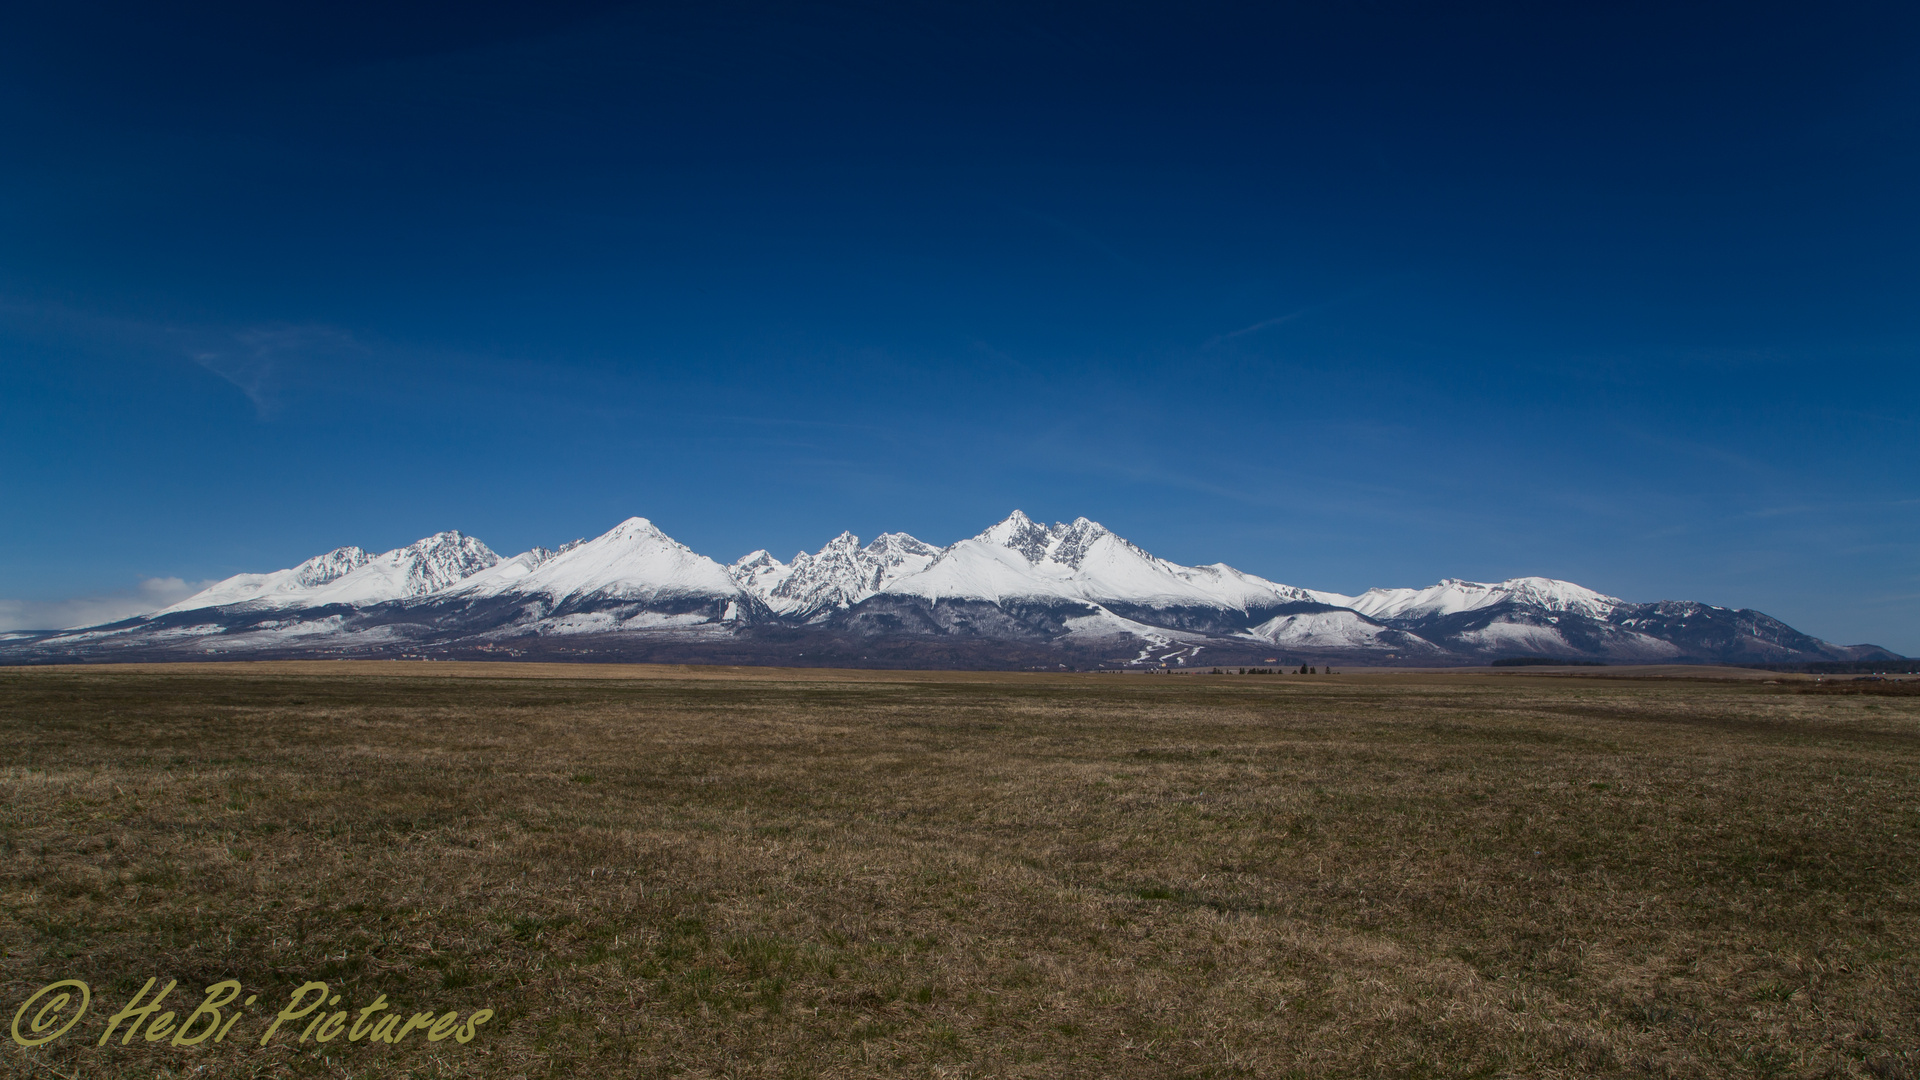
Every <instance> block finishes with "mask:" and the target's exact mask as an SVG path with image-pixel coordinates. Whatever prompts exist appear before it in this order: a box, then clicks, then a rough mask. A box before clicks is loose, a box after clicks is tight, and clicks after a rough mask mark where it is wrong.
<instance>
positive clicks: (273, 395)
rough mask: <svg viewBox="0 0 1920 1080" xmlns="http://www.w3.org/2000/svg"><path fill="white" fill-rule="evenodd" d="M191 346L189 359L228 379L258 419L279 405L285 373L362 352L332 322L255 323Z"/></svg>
mask: <svg viewBox="0 0 1920 1080" xmlns="http://www.w3.org/2000/svg"><path fill="white" fill-rule="evenodd" d="M225 337H226V338H227V340H226V341H224V342H222V341H218V340H215V341H213V342H207V343H202V344H198V345H196V346H194V347H193V348H192V349H191V351H190V353H189V355H190V356H192V358H193V362H194V363H196V364H199V365H200V366H201V367H203V368H206V369H207V370H208V371H211V372H213V373H214V374H215V375H218V376H220V377H221V378H222V379H225V380H226V381H227V382H229V383H232V384H233V385H234V386H235V387H236V388H237V389H239V391H240V392H241V393H243V394H245V395H247V400H248V401H251V402H253V408H254V412H255V413H257V414H258V415H259V416H260V418H261V419H263V420H264V419H266V418H268V417H270V416H272V415H273V414H274V413H275V412H277V411H279V408H280V393H281V391H282V390H283V389H284V388H285V385H286V379H287V378H288V377H289V376H297V375H304V374H307V372H308V369H310V368H312V367H315V366H320V365H326V364H328V363H330V362H333V361H338V360H340V359H342V358H344V357H345V356H347V355H350V354H361V353H364V352H366V349H365V347H363V346H362V345H361V344H360V343H359V342H358V341H357V340H355V339H354V336H353V335H352V334H350V333H348V332H347V331H345V330H341V329H339V328H338V327H333V326H286V325H282V326H255V327H248V328H246V329H242V330H238V331H233V332H230V333H228V334H227V335H225Z"/></svg>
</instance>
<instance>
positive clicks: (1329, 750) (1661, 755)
mask: <svg viewBox="0 0 1920 1080" xmlns="http://www.w3.org/2000/svg"><path fill="white" fill-rule="evenodd" d="M1701 674H1702V675H1711V674H1713V673H1711V672H1702V673H1701ZM1916 688H1920V686H1917V685H1916V684H1898V683H1872V684H1864V683H1853V682H1834V681H1829V682H1826V683H1816V682H1813V681H1811V680H1804V679H1796V678H1794V677H1792V676H1774V677H1768V678H1766V679H1762V678H1759V677H1757V676H1753V677H1747V678H1708V677H1702V678H1603V677H1568V676H1555V675H1540V674H1527V673H1513V674H1497V675H1496V674H1486V673H1481V674H1470V673H1451V674H1449V673H1432V674H1414V673H1407V674H1389V673H1357V674H1342V675H1333V676H1328V675H1322V676H1298V675H1267V676H1259V677H1255V676H1242V675H1220V676H1210V675H1183V676H1179V677H1147V676H1120V675H1093V674H1078V675H1039V674H989V673H954V672H850V671H801V670H778V669H757V670H756V669H727V670H722V669H699V668H671V667H615V666H607V667H589V666H585V665H578V666H569V665H515V664H454V663H415V664H405V663H283V664H246V665H240V664H236V665H204V666H184V665H183V666H173V667H124V668H122V667H106V666H103V667H98V668H45V669H27V668H7V669H0V732H4V734H3V736H0V948H3V949H4V963H3V965H0V1018H5V1019H11V1020H12V1021H13V1023H14V1025H15V1026H14V1031H15V1033H16V1035H19V1034H21V1033H24V1034H25V1035H26V1036H27V1037H28V1038H29V1041H31V1039H32V1038H33V1037H34V1033H35V1032H36V1031H39V1032H42V1033H45V1032H48V1031H51V1030H52V1029H53V1027H54V1026H57V1025H55V1024H54V1023H53V1020H54V1019H58V1017H57V1016H56V1015H55V1014H54V1013H48V1014H47V1015H46V1017H41V1014H40V1013H39V1012H36V1011H33V1010H40V1009H42V1007H43V1006H44V1005H46V1004H47V1003H48V1002H49V1001H51V1000H52V997H51V996H43V997H42V998H41V999H40V1000H39V1002H38V1003H36V1004H34V1005H33V1010H28V1009H25V1008H23V1006H24V1005H25V1004H26V1003H27V1002H28V1000H29V998H30V997H32V996H33V995H34V994H35V993H36V992H37V991H38V990H40V988H41V987H43V986H45V985H47V984H50V983H53V982H55V981H57V980H68V979H71V980H78V981H81V982H84V983H86V984H87V986H88V987H89V993H90V995H91V1002H92V1004H91V1008H90V1011H88V1012H87V1013H85V1014H84V1015H80V1017H79V1019H78V1020H77V1021H76V1024H75V1026H74V1027H73V1028H72V1029H71V1030H70V1032H69V1033H67V1034H66V1035H64V1036H62V1037H60V1038H57V1039H51V1040H49V1041H46V1042H44V1043H42V1044H41V1045H38V1046H33V1047H24V1046H21V1045H17V1042H18V1038H16V1039H15V1040H14V1041H10V1042H8V1043H7V1044H5V1052H4V1057H3V1059H4V1061H5V1067H4V1068H5V1075H7V1076H20V1077H27V1076H34V1077H59V1078H62V1080H82V1078H85V1077H112V1076H142V1077H148V1076H173V1077H194V1078H219V1077H242V1076H247V1077H251V1076H300V1077H306V1076H312V1077H323V1076H325V1077H333V1076H338V1077H376V1076H380V1077H384V1076H395V1077H441V1076H445V1077H453V1076H483V1077H494V1076H498V1077H523V1076H524V1077H549V1076H576V1075H603V1076H621V1077H625V1076H636V1077H666V1076H683V1077H854V1076H911V1077H1003V1076H1004V1077H1036V1078H1037V1077H1241V1076H1245V1077H1293V1076H1298V1077H1322V1076H1324V1077H1345V1076H1407V1077H1468V1076H1483V1077H1504V1076H1528V1077H1552V1076H1565V1077H1590V1076H1647V1075H1652V1076H1682V1077H1695V1076H1699V1077H1706V1076H1741V1077H1747V1076H1780V1077H1842V1076H1845V1077H1877V1078H1880V1080H1895V1078H1913V1077H1916V1076H1920V889H1917V888H1916V881H1915V871H1916V854H1920V780H1917V779H1916V778H1917V777H1920V694H1914V693H1909V692H1908V691H1911V690H1914V689H1916ZM149 979H155V980H157V982H156V984H155V985H154V986H151V987H149V986H148V985H147V981H148V980H149ZM226 980H233V981H235V982H237V983H238V984H239V985H238V986H237V987H236V988H235V992H236V996H235V999H234V1000H232V1001H231V1002H230V1003H229V1004H227V1005H225V1006H224V1007H223V1010H222V1013H221V1015H222V1017H223V1018H224V1019H223V1021H222V1022H223V1023H227V1024H228V1030H227V1031H226V1032H225V1033H223V1034H222V1037H221V1038H220V1039H219V1041H217V1042H216V1041H215V1040H213V1039H211V1038H206V1037H205V1035H206V1034H209V1033H211V1032H212V1025H211V1023H209V1024H206V1025H204V1026H203V1027H202V1028H201V1029H200V1030H201V1032H202V1037H201V1038H200V1040H199V1041H194V1042H191V1043H189V1044H183V1045H176V1043H179V1042H180V1041H181V1039H182V1038H183V1037H184V1034H183V1029H182V1028H181V1027H180V1023H181V1021H184V1020H187V1019H189V1017H190V1014H192V1013H193V1012H194V1010H195V1009H196V1008H197V1007H198V1006H200V1005H201V1004H203V1001H204V1000H205V999H206V998H207V996H208V995H207V988H208V987H211V986H215V985H216V984H219V983H221V982H223V981H226ZM169 981H177V983H178V988H177V989H175V990H174V991H173V995H172V996H171V997H170V998H168V999H167V1000H166V1001H165V1007H166V1008H167V1009H169V1010H177V1015H176V1016H175V1017H173V1018H171V1019H172V1022H173V1024H174V1025H175V1026H174V1029H173V1034H172V1037H163V1038H159V1039H150V1038H149V1036H150V1035H151V1034H152V1030H153V1025H154V1024H156V1023H159V1017H158V1014H157V1013H151V1014H147V1015H146V1016H145V1017H144V1018H141V1017H136V1018H134V1019H144V1020H145V1021H146V1022H147V1023H148V1027H147V1028H145V1029H142V1030H140V1031H138V1032H133V1031H132V1030H131V1029H129V1028H128V1026H127V1024H126V1023H122V1024H120V1025H119V1027H118V1028H117V1029H116V1030H115V1031H114V1032H113V1034H112V1035H111V1038H110V1041H109V1042H107V1044H106V1045H99V1040H100V1038H101V1036H102V1034H103V1032H104V1030H105V1028H106V1027H107V1023H108V1020H109V1018H110V1017H111V1015H112V1014H113V1013H114V1012H116V1011H118V1010H121V1009H122V1008H123V1007H125V1006H128V1005H129V1004H131V1003H134V999H135V998H136V995H137V994H140V993H141V992H142V991H143V989H144V990H147V991H149V993H148V996H147V997H146V998H142V999H140V1000H143V1001H151V996H152V992H156V991H157V990H158V989H159V987H160V986H161V985H164V984H166V983H167V982H169ZM315 982H324V983H326V984H327V990H326V992H325V993H326V994H328V995H337V996H338V997H339V998H340V1003H339V1004H338V1005H335V1004H334V1003H332V1002H328V1003H327V1004H326V1005H324V1006H320V1005H319V1004H318V1002H317V999H316V1000H315V1005H316V1009H315V1011H314V1012H312V1013H310V1014H302V1015H301V1016H299V1017H298V1018H295V1019H293V1020H290V1021H285V1022H283V1023H282V1025H281V1026H280V1027H279V1029H278V1030H277V1032H275V1033H273V1034H272V1036H271V1037H270V1038H269V1040H268V1043H267V1045H265V1046H262V1045H260V1038H261V1036H262V1034H263V1033H266V1031H267V1029H268V1027H269V1025H270V1024H272V1023H273V1018H274V1017H275V1015H276V1014H277V1013H278V1012H279V1011H280V1010H281V1009H282V1008H283V1007H286V1008H288V1009H291V1007H292V1003H293V1001H294V998H295V995H296V994H297V993H299V992H300V991H301V989H302V988H303V987H305V986H306V985H307V984H309V983H315ZM241 993H244V995H246V996H247V997H251V998H256V999H257V1001H256V1002H255V1003H254V1004H252V1005H250V1006H249V1005H243V1004H242V1003H241V1001H240V1000H239V998H238V995H239V994H241ZM383 998H384V1001H385V1003H386V1006H387V1008H386V1010H385V1011H384V1012H382V1011H376V1012H374V1013H368V1014H364V1015H363V1014H362V1013H361V1012H360V1010H362V1009H363V1008H366V1007H368V1006H370V1005H372V1004H374V1003H376V1002H379V1001H381V1000H382V999H383ZM67 1008H68V1010H69V1011H70V1012H71V1011H72V1008H73V1007H72V1005H69V1006H68V1007H67ZM334 1010H337V1011H339V1012H342V1013H346V1014H347V1019H348V1020H350V1021H354V1022H353V1023H352V1024H350V1025H340V1026H336V1027H335V1028H334V1029H333V1030H335V1035H336V1036H337V1037H329V1038H328V1039H327V1041H321V1039H320V1037H319V1036H320V1034H322V1033H324V1032H325V1031H327V1030H328V1027H327V1023H326V1022H325V1017H326V1015H327V1014H329V1013H330V1012H331V1011H334ZM480 1010H486V1011H488V1012H489V1013H490V1015H489V1016H488V1017H486V1018H485V1020H484V1023H483V1024H479V1025H476V1026H473V1027H470V1028H465V1029H463V1031H462V1032H461V1033H463V1034H465V1035H467V1036H468V1039H467V1040H466V1041H461V1039H459V1038H457V1037H452V1036H450V1035H448V1034H447V1032H448V1031H451V1030H452V1028H451V1027H449V1028H447V1029H446V1030H443V1031H442V1032H440V1036H441V1037H434V1038H430V1037H429V1032H428V1031H427V1030H426V1021H428V1020H433V1019H434V1018H435V1017H437V1016H441V1015H445V1014H448V1013H457V1014H459V1016H460V1017H462V1018H466V1020H472V1019H473V1018H474V1017H475V1014H476V1013H477V1012H478V1011H480ZM56 1012H57V1010H56ZM386 1015H394V1016H399V1017H415V1016H422V1017H425V1018H426V1020H423V1021H422V1022H421V1023H420V1024H419V1025H417V1028H418V1030H412V1031H410V1032H409V1033H408V1034H407V1035H406V1036H405V1037H402V1038H400V1039H399V1041H397V1042H393V1041H388V1039H389V1038H390V1037H391V1036H392V1035H393V1034H394V1032H395V1031H396V1030H397V1028H398V1027H399V1026H401V1025H398V1024H389V1025H387V1027H386V1028H385V1029H384V1034H385V1036H386V1037H369V1036H367V1035H366V1030H368V1029H373V1028H374V1025H373V1023H372V1021H374V1020H379V1019H381V1018H383V1017H384V1016H386ZM36 1017H41V1021H40V1022H41V1026H40V1027H39V1028H35V1027H34V1023H35V1018H36ZM48 1017H51V1018H52V1019H48ZM449 1023H450V1024H451V1023H452V1022H449ZM315 1024H319V1025H320V1026H319V1027H318V1028H317V1029H316V1028H314V1027H313V1025H315ZM161 1029H162V1030H163V1032H164V1031H165V1030H166V1025H164V1024H161ZM308 1033H311V1036H312V1037H308ZM356 1033H358V1034H357V1036H356ZM129 1035H130V1037H128V1036H129ZM123 1040H124V1041H123Z"/></svg>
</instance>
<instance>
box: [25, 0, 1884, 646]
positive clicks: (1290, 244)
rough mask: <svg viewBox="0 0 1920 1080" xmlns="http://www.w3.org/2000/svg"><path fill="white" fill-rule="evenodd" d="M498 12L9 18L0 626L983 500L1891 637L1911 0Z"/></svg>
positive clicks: (919, 512) (929, 528) (1229, 551)
mask: <svg viewBox="0 0 1920 1080" xmlns="http://www.w3.org/2000/svg"><path fill="white" fill-rule="evenodd" d="M538 7H539V13H538V14H534V15H529V14H527V13H526V12H525V11H511V10H502V11H497V12H495V11H489V10H487V9H484V8H479V7H475V6H471V5H453V4H448V5H444V6H441V7H437V8H435V7H415V8H411V9H409V11H408V12H407V13H404V14H400V13H396V12H395V11H393V10H391V9H390V8H389V6H387V5H374V4H366V5H358V6H356V5H342V4H328V5H320V4H313V5H305V6H303V7H296V6H288V5H250V6H246V7H236V8H233V9H231V10H229V9H224V8H220V7H214V6H193V5H189V6H184V7H167V6H162V7H154V6H152V5H142V6H140V7H137V8H136V7H121V6H117V5H111V4H82V3H75V4H63V5H36V6H33V7H31V8H25V9H21V10H17V11H15V12H12V13H11V14H10V15H9V20H8V21H9V29H8V32H7V33H6V34H5V35H0V144H3V145H4V146H5V147H6V149H5V151H4V153H0V440H3V441H0V452H3V453H4V454H5V461H6V466H5V468H4V469H3V470H0V499H4V503H5V506H6V507H7V513H6V515H5V518H4V520H5V522H6V527H5V529H4V530H3V531H0V597H4V598H6V599H5V600H0V621H10V622H11V623H12V624H14V625H19V624H23V623H34V622H44V621H47V620H50V619H54V618H56V617H64V616H66V615H69V614H71V613H72V612H74V611H80V610H86V611H92V610H95V608H89V607H87V605H88V604H96V605H101V604H104V605H106V606H109V607H110V606H112V604H114V603H122V604H124V603H127V602H128V601H127V600H125V599H124V598H125V597H128V596H134V595H146V594H150V595H159V594H162V593H165V592H166V590H167V589H168V588H169V587H171V586H169V585H168V584H167V583H166V582H165V581H160V582H149V584H147V585H146V586H145V589H146V594H140V593H139V590H140V589H141V585H140V583H141V581H142V580H143V579H168V578H180V579H183V580H184V581H187V582H192V581H197V580H200V579H205V578H212V577H219V576H224V575H227V574H230V573H234V572H238V571H242V570H266V569H273V568H277V567H281V566H286V565H290V564H291V563H293V562H295V561H298V560H299V559H301V558H304V557H306V556H307V555H310V554H313V553H315V552H319V551H322V550H325V549H328V548H331V547H334V546H337V545H340V544H348V543H352V544H359V545H361V546H363V547H367V548H370V549H384V548H388V547H393V546H397V545H399V544H402V543H406V542H408V541H411V540H413V539H416V538H418V537H420V536H422V535H425V534H427V533H430V532H433V531H436V530H439V529H444V528H459V529H461V530H463V531H466V532H469V533H472V534H474V535H477V536H479V537H480V538H482V539H484V540H485V541H487V542H488V543H489V544H491V545H493V546H494V547H496V548H498V549H500V550H501V551H503V552H507V551H517V550H521V549H524V548H525V547H527V546H529V545H532V544H534V543H546V544H553V543H557V542H559V541H563V540H566V539H570V538H572V537H575V536H579V535H582V534H594V533H598V532H601V531H603V530H604V529H606V528H608V527H609V526H611V525H612V524H613V523H614V522H616V521H618V520H619V519H621V518H623V517H625V516H628V515H631V514H641V515H645V516H647V517H650V518H652V519H654V520H655V521H656V522H657V523H659V524H660V525H661V527H662V528H664V529H666V530H667V531H668V532H669V533H671V534H672V535H674V536H675V537H677V538H679V539H681V540H683V541H684V542H686V543H688V544H689V545H691V546H692V547H694V548H695V549H696V550H698V551H701V552H703V553H705V554H709V555H712V556H714V557H716V558H720V559H722V560H727V559H731V558H734V557H736V556H738V555H740V554H742V553H744V552H745V551H747V550H749V549H751V548H755V547H762V546H764V547H769V548H772V549H773V550H774V551H776V552H777V553H779V554H781V555H783V556H785V555H788V554H790V553H791V552H792V551H794V550H795V549H797V548H801V547H806V548H809V549H811V548H816V547H818V546H819V545H820V544H821V543H822V542H824V541H825V540H827V539H828V538H830V537H831V536H832V535H833V534H834V533H836V532H838V531H839V530H840V529H843V528H850V529H853V530H854V531H855V532H857V533H859V534H861V535H862V536H865V537H871V536H872V535H874V534H875V533H877V532H880V531H884V530H889V529H904V530H906V531H910V532H912V533H914V534H916V535H919V536H921V537H923V538H924V539H927V540H930V541H935V542H941V543H944V542H948V541H951V540H953V539H956V538H958V537H960V536H964V535H971V534H972V533H974V532H977V531H978V530H979V529H981V528H983V527H984V526H986V525H987V524H989V523H991V522H992V521H995V520H997V519H998V518H1000V517H1001V516H1003V515H1004V514H1005V513H1006V512H1007V511H1008V510H1010V509H1012V508H1013V507H1016V506H1018V507H1021V508H1023V509H1025V510H1026V511H1028V512H1029V513H1031V514H1033V515H1034V516H1036V517H1043V518H1047V519H1056V518H1065V519H1070V518H1072V517H1074V516H1076V515H1079V514H1085V515H1087V516H1090V517H1093V518H1096V519H1098V520H1101V521H1103V522H1105V523H1106V524H1108V525H1110V526H1112V527H1113V528H1115V529H1116V530H1117V531H1119V532H1120V533H1122V534H1123V535H1125V536H1128V537H1130V538H1132V539H1133V540H1135V541H1137V542H1139V543H1141V544H1142V545H1143V546H1145V547H1147V548H1148V549H1149V550H1152V551H1154V552H1155V553H1157V554H1161V555H1164V556H1167V557H1169V558H1173V559H1176V560H1178V561H1181V562H1190V563H1191V562H1212V561H1217V560H1224V561H1226V562H1230V563H1232V564H1234V565H1236V566H1239V567H1241V568H1243V569H1246V570H1250V571H1253V572H1256V573H1260V574H1263V575H1266V576H1268V577H1272V578H1275V579H1278V580H1280V581H1284V582H1288V583H1292V584H1299V585H1305V586H1311V587H1318V588H1330V589H1339V590H1344V591H1357V590H1359V589H1363V588H1365V587H1367V586H1371V585H1420V584H1428V583H1431V582H1432V581H1434V580H1436V579H1438V578H1441V577H1447V576H1458V577H1469V578H1475V579H1480V580H1492V579H1500V578H1504V577H1508V576H1513V575H1519V574H1546V575H1551V576H1555V577H1562V578H1568V579H1571V580H1574V581H1578V582H1580V583H1582V584H1585V585H1589V586H1591V587H1594V588H1598V589H1601V590H1603V591H1606V592H1610V593H1613V594H1615V595H1620V596H1624V597H1627V598H1629V599H1634V600H1649V599H1661V598H1685V599H1699V600H1705V601H1708V602H1711V603H1716V604H1727V605H1734V606H1742V607H1757V608H1760V609H1761V610H1764V611H1767V612H1769V613H1771V614H1774V615H1777V616H1779V617H1781V618H1784V619H1787V620H1788V621H1789V622H1792V623H1794V624H1795V625H1797V626H1799V627H1801V628H1802V629H1805V630H1807V631H1809V632H1811V633H1815V634H1818V635H1820V636H1822V637H1826V638H1830V639H1834V640H1839V641H1842V642H1846V643H1852V642H1857V641H1874V642H1877V643H1880V644H1883V645H1886V646H1888V647H1890V648H1894V649H1897V650H1900V651H1903V652H1907V653H1920V480H1916V462H1917V461H1920V453H1917V452H1916V451H1920V415H1917V414H1916V405H1917V404H1920V376H1916V373H1915V365H1916V361H1920V304H1917V301H1920V200H1917V199H1916V192H1920V13H1917V12H1916V9H1914V8H1913V6H1912V5H1911V4H1903V3H1888V4H1882V5H1857V4H1853V5H1850V4H1838V5H1807V4H1791V5H1790V4H1764V3H1739V4H1732V3H1729V4H1724V5H1680V6H1674V5H1645V6H1632V5H1621V4H1606V5H1599V4H1595V5H1589V6H1586V7H1584V8H1578V9H1574V8H1569V7H1567V6H1564V5H1524V6H1520V5H1516V6H1512V7H1499V6H1492V5H1475V6H1463V5H1437V4H1436V5H1414V4H1369V3H1328V4H1323V5H1274V6H1266V7H1261V6H1256V5H1245V6H1233V7H1207V6H1204V5H1196V4H1190V3H1189V4H1160V5H1147V4H1133V5H1127V4H1106V5H1084V6H1046V5H1039V4H1031V3H1028V4H1019V5H990V4H982V3H966V4H960V3H952V4H920V5H911V4H900V3H877V2H876V3H868V4H844V5H792V4H781V5H765V6H760V5H746V4H728V3H708V4H689V5H684V6H678V7H667V6H664V5H646V6H639V7H631V6H623V5H598V4H576V5H571V6H568V5H561V4H547V5H538ZM269 8H271V9H273V10H268V9H269Z"/></svg>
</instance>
